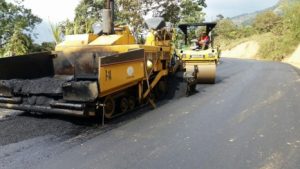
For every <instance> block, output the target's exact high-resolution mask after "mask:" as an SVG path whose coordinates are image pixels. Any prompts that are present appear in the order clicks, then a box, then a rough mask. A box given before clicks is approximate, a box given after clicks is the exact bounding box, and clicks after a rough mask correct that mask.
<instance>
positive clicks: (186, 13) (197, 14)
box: [180, 0, 206, 23]
mask: <svg viewBox="0 0 300 169" xmlns="http://www.w3.org/2000/svg"><path fill="white" fill-rule="evenodd" d="M204 7H206V4H205V1H204V0H183V1H182V2H181V4H180V8H181V12H180V17H181V20H180V22H182V23H198V22H203V21H204V16H205V14H204V13H203V12H202V10H203V8H204Z"/></svg>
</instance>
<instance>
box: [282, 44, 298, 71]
mask: <svg viewBox="0 0 300 169" xmlns="http://www.w3.org/2000/svg"><path fill="white" fill-rule="evenodd" d="M284 62H285V63H289V64H292V65H294V66H296V67H298V68H300V45H299V46H298V48H297V49H296V50H295V52H294V53H293V54H292V55H291V57H289V58H288V59H285V60H284Z"/></svg>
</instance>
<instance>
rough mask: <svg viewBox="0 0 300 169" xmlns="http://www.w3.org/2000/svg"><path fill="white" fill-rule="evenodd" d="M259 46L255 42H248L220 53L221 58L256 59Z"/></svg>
mask: <svg viewBox="0 0 300 169" xmlns="http://www.w3.org/2000/svg"><path fill="white" fill-rule="evenodd" d="M259 48H260V46H259V44H258V43H257V42H256V41H248V42H244V43H241V44H239V45H237V46H236V47H234V48H232V49H230V50H226V51H223V52H222V57H228V58H239V59H256V55H257V54H258V52H259Z"/></svg>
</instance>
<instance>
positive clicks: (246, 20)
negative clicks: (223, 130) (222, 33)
mask: <svg viewBox="0 0 300 169" xmlns="http://www.w3.org/2000/svg"><path fill="white" fill-rule="evenodd" d="M294 1H297V0H279V1H278V2H277V4H276V5H274V6H272V7H270V8H267V9H263V10H260V11H255V12H253V13H246V14H242V15H238V16H235V17H232V18H230V19H231V20H232V21H233V22H234V23H235V24H237V25H249V24H251V23H252V21H253V20H254V19H255V17H256V16H257V15H258V14H259V13H263V12H265V11H268V10H271V11H274V12H275V13H277V14H280V13H281V9H280V8H281V6H282V5H283V4H284V3H291V2H294Z"/></svg>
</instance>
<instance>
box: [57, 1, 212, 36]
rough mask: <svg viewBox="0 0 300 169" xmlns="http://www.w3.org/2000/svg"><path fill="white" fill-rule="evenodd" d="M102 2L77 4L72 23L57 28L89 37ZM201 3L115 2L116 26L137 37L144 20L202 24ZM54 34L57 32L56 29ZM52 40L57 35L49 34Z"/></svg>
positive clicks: (202, 4)
mask: <svg viewBox="0 0 300 169" xmlns="http://www.w3.org/2000/svg"><path fill="white" fill-rule="evenodd" d="M103 7H104V0H94V1H90V0H81V1H80V3H79V5H78V6H77V8H76V10H75V16H76V17H75V19H74V20H73V21H69V20H66V21H64V22H62V23H60V24H59V27H60V32H61V34H63V35H69V34H83V33H91V32H92V29H91V28H92V25H93V24H94V23H95V22H101V21H102V18H101V13H100V11H101V9H102V8H103ZM204 7H206V4H205V0H182V1H181V2H180V3H178V2H177V0H143V1H141V0H137V1H132V0H116V5H115V8H116V9H117V10H116V23H120V24H123V23H126V24H128V25H129V26H131V28H132V31H133V32H134V33H136V34H140V33H141V32H142V30H143V28H144V16H149V15H150V14H152V16H153V17H163V18H164V19H165V20H166V21H168V22H171V23H173V24H177V23H183V22H184V23H191V22H201V21H203V20H204V13H203V12H202V9H203V8H204ZM56 30H57V29H56ZM53 33H54V34H53V35H54V37H56V36H57V33H58V32H57V31H53Z"/></svg>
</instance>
